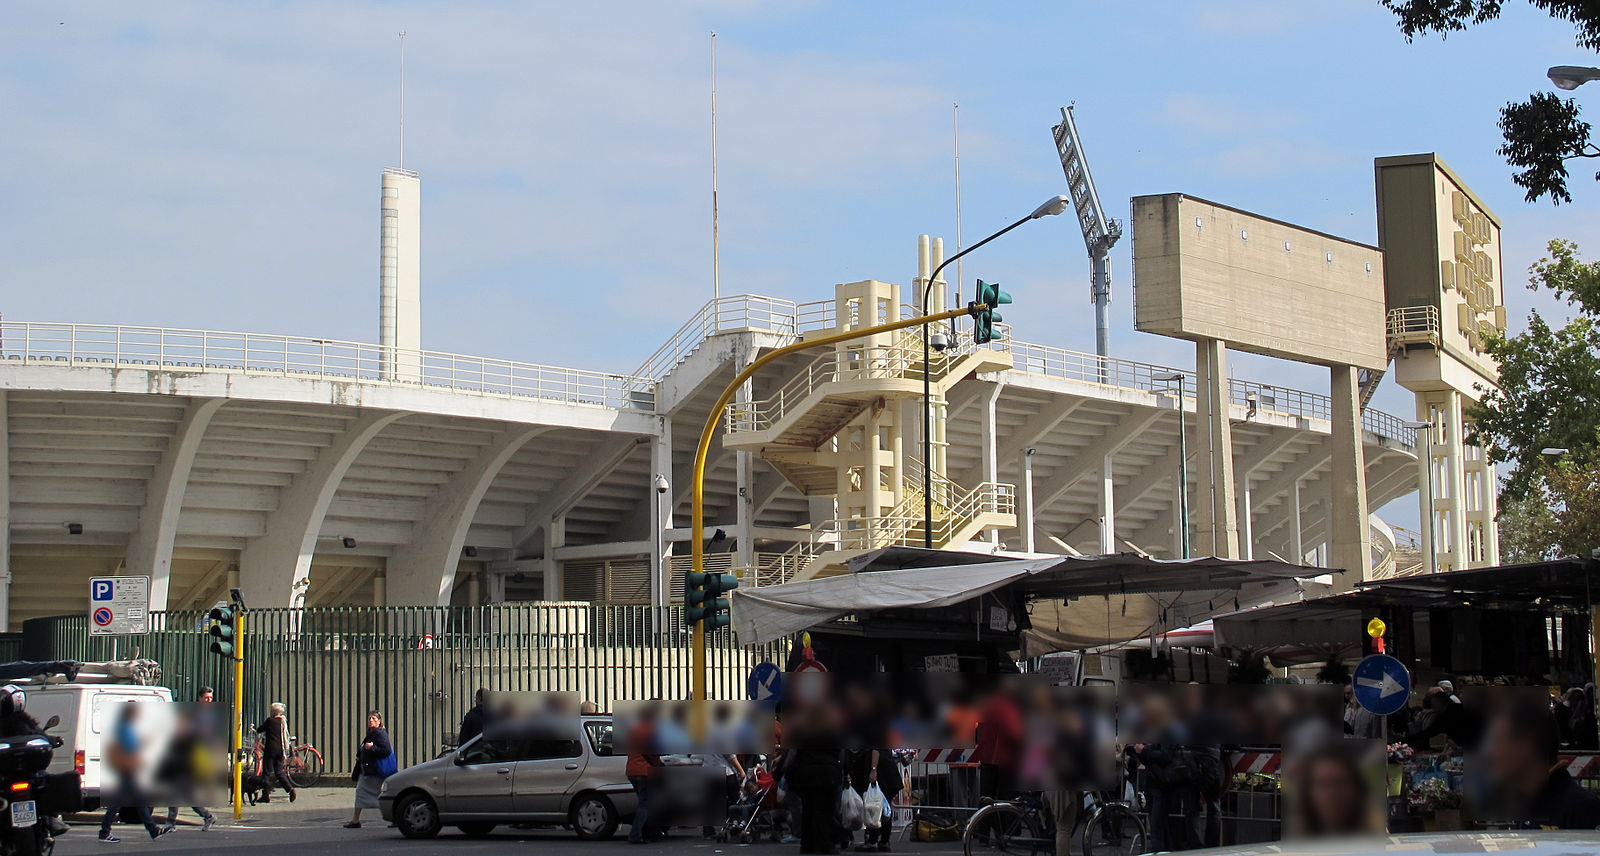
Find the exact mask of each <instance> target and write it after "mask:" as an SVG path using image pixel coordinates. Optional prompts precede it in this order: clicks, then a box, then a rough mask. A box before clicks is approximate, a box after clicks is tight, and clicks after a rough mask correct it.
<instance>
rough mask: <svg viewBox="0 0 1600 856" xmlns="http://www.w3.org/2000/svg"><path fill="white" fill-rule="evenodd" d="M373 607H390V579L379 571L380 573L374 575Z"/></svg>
mask: <svg viewBox="0 0 1600 856" xmlns="http://www.w3.org/2000/svg"><path fill="white" fill-rule="evenodd" d="M372 605H373V606H388V605H389V586H388V578H387V577H386V576H384V574H383V572H382V571H379V572H378V573H376V574H373V576H372Z"/></svg>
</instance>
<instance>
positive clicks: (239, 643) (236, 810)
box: [212, 605, 244, 820]
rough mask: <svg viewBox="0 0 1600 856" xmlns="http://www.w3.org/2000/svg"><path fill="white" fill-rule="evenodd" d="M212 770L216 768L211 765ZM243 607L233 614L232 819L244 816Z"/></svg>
mask: <svg viewBox="0 0 1600 856" xmlns="http://www.w3.org/2000/svg"><path fill="white" fill-rule="evenodd" d="M212 769H213V770H215V769H216V768H215V767H213V768H212ZM243 785H244V608H243V606H242V605H241V606H240V607H239V608H238V609H237V610H236V611H235V612H234V614H233V819H234V820H238V819H240V818H242V817H244V790H243V787H242V786H243Z"/></svg>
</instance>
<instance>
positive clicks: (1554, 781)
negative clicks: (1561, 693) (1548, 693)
mask: <svg viewBox="0 0 1600 856" xmlns="http://www.w3.org/2000/svg"><path fill="white" fill-rule="evenodd" d="M1559 740H1560V737H1559V735H1558V733H1557V726H1556V720H1555V717H1554V716H1552V715H1551V713H1550V711H1549V709H1548V708H1547V707H1546V706H1545V705H1543V704H1540V703H1538V702H1534V701H1528V700H1525V699H1524V700H1518V701H1515V702H1512V703H1510V704H1508V705H1507V706H1506V707H1505V708H1503V709H1501V710H1500V711H1498V712H1497V713H1496V714H1495V716H1494V718H1493V719H1492V720H1491V721H1490V724H1489V728H1488V734H1487V736H1486V737H1485V740H1484V756H1483V761H1484V766H1485V773H1486V774H1487V776H1488V781H1489V784H1490V787H1491V788H1492V789H1493V790H1492V793H1491V796H1492V797H1494V798H1496V802H1497V803H1498V805H1497V806H1496V807H1497V808H1498V809H1500V811H1501V812H1502V813H1503V814H1504V815H1505V817H1506V818H1508V819H1510V820H1511V821H1513V822H1515V823H1516V824H1517V825H1519V826H1520V827H1521V828H1524V829H1595V828H1597V827H1600V797H1596V796H1595V795H1594V794H1592V793H1590V792H1589V791H1587V790H1585V789H1584V788H1583V787H1582V786H1580V785H1579V784H1578V783H1577V782H1576V781H1574V780H1573V778H1572V774H1571V773H1569V772H1567V768H1566V767H1565V766H1563V765H1561V764H1559V763H1557V753H1558V751H1559Z"/></svg>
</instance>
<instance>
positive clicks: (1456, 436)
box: [1444, 390, 1470, 571]
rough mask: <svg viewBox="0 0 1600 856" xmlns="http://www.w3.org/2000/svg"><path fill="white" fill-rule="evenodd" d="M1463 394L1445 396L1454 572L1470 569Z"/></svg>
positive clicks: (1446, 446)
mask: <svg viewBox="0 0 1600 856" xmlns="http://www.w3.org/2000/svg"><path fill="white" fill-rule="evenodd" d="M1461 410H1462V405H1461V393H1459V392H1456V391H1455V390H1450V391H1449V392H1447V393H1445V413H1444V433H1445V436H1444V447H1445V466H1446V467H1447V468H1448V469H1449V473H1448V474H1447V475H1446V480H1447V481H1448V483H1449V486H1450V490H1449V493H1447V494H1445V495H1446V496H1448V497H1449V502H1450V570H1452V571H1459V570H1461V569H1463V568H1467V567H1469V566H1470V564H1469V559H1470V554H1469V553H1468V551H1467V488H1466V483H1467V474H1466V434H1465V433H1464V431H1463V428H1464V427H1465V424H1466V423H1465V419H1464V417H1463V414H1462V412H1461Z"/></svg>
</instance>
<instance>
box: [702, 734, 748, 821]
mask: <svg viewBox="0 0 1600 856" xmlns="http://www.w3.org/2000/svg"><path fill="white" fill-rule="evenodd" d="M737 728H738V724H737V723H736V722H734V716H733V708H732V706H730V705H729V704H728V703H726V702H723V703H720V704H717V705H716V706H715V707H713V708H712V710H711V722H710V723H708V724H707V728H706V739H705V742H704V744H702V745H700V746H697V747H695V748H697V749H699V750H701V751H700V752H698V753H696V754H695V756H694V757H697V758H699V759H701V763H702V764H703V765H704V770H705V773H706V804H705V806H704V807H703V810H702V815H703V818H702V820H701V830H700V831H701V832H702V833H703V834H704V835H705V836H706V837H708V838H709V837H710V836H712V835H715V834H716V831H717V830H716V828H717V827H719V826H722V825H725V824H726V823H727V819H728V808H729V807H730V806H732V805H733V804H734V803H736V802H738V800H739V787H740V783H741V782H743V781H744V765H743V764H741V763H740V762H739V756H738V754H737V751H736V750H737V746H738V742H739V737H738V733H737Z"/></svg>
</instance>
